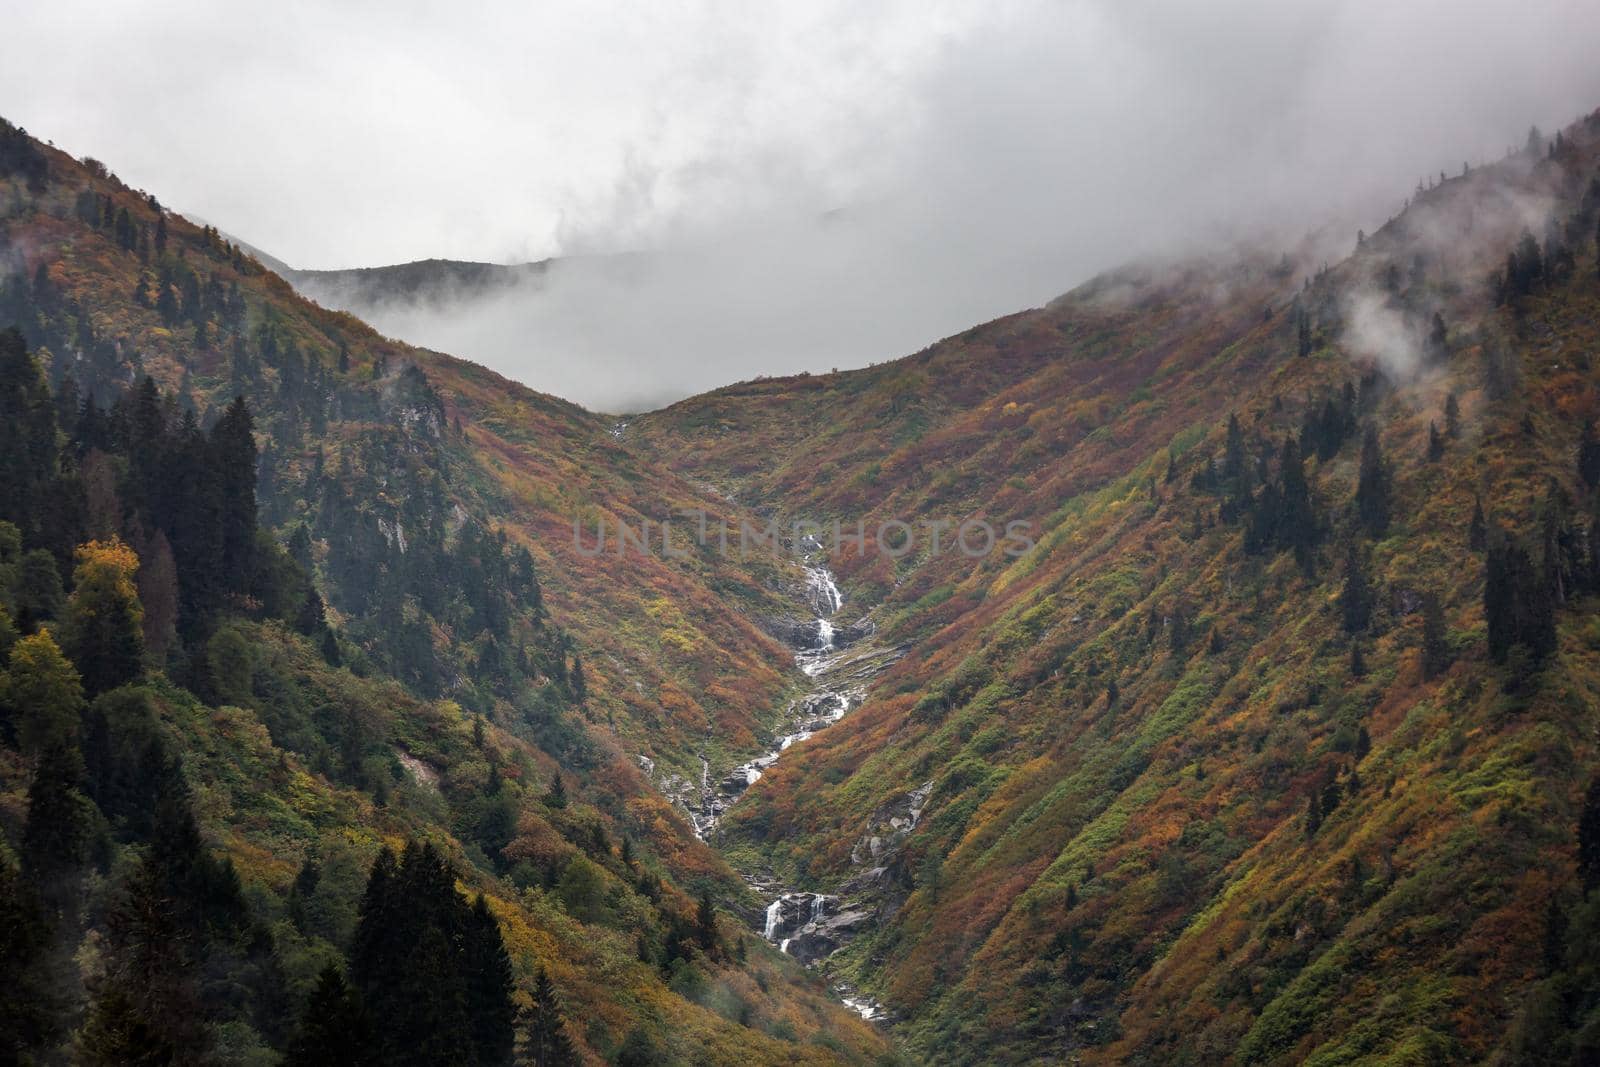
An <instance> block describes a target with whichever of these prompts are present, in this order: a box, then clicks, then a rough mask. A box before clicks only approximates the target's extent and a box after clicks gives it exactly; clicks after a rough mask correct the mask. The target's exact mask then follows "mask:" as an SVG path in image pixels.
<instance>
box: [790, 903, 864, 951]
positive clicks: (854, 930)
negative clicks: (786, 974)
mask: <svg viewBox="0 0 1600 1067" xmlns="http://www.w3.org/2000/svg"><path fill="white" fill-rule="evenodd" d="M874 921H875V920H874V917H873V914H872V912H871V911H870V910H868V909H866V908H860V907H852V908H846V909H844V910H843V911H840V912H838V913H836V914H833V915H826V916H824V917H823V918H821V919H818V920H816V921H815V922H810V923H807V924H806V925H805V926H803V927H801V928H800V930H799V931H798V932H797V933H796V934H795V935H794V937H793V938H791V939H790V941H789V945H788V948H787V949H786V951H787V952H788V953H789V955H791V956H793V957H794V958H795V959H797V960H799V961H800V962H801V963H811V962H813V961H816V960H820V959H826V958H827V957H828V956H831V955H833V954H834V953H835V952H837V951H839V949H841V948H843V947H844V946H845V945H846V944H847V943H849V942H850V941H852V940H854V939H855V938H856V937H857V936H859V935H860V934H862V933H864V932H866V930H867V929H869V928H870V927H871V926H872V925H873V923H874Z"/></svg>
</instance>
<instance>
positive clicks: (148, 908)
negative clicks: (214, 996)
mask: <svg viewBox="0 0 1600 1067" xmlns="http://www.w3.org/2000/svg"><path fill="white" fill-rule="evenodd" d="M158 863H159V861H157V860H155V859H153V858H152V857H146V859H144V860H143V861H141V862H140V863H139V865H138V866H137V867H136V868H135V869H134V871H133V873H132V875H131V876H130V878H129V880H128V882H127V884H126V885H125V886H124V888H123V889H122V891H121V893H120V895H119V897H118V899H117V901H116V903H115V904H114V905H113V907H112V909H111V912H110V914H109V915H108V916H107V919H106V927H107V938H106V940H107V946H108V951H107V952H105V953H104V954H103V955H102V959H103V961H104V969H103V970H102V972H101V973H100V974H99V976H97V977H96V978H95V979H94V980H93V981H92V982H91V983H90V1002H89V1012H88V1018H87V1020H86V1022H85V1024H84V1028H83V1030H82V1032H81V1033H80V1034H79V1037H78V1049H77V1052H78V1058H79V1060H80V1062H83V1063H88V1064H94V1065H97V1067H98V1065H104V1067H121V1065H123V1064H180V1063H198V1062H202V1061H203V1059H204V1056H205V1054H206V1052H207V1050H208V1046H209V1040H208V1035H207V1030H206V1027H205V1023H204V1014H203V1011H202V1007H201V1004H200V998H199V995H198V992H197V990H196V988H195V982H194V979H195V976H196V975H197V974H198V967H197V966H196V958H195V952H194V943H193V938H192V936H191V935H190V934H189V932H188V931H187V930H185V929H184V928H183V927H182V926H181V925H180V924H179V923H178V921H177V909H176V908H175V907H174V902H173V900H172V899H171V897H170V896H169V895H168V890H167V879H166V878H165V877H163V875H162V873H161V872H160V870H159V868H158Z"/></svg>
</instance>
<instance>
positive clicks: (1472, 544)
mask: <svg viewBox="0 0 1600 1067" xmlns="http://www.w3.org/2000/svg"><path fill="white" fill-rule="evenodd" d="M1488 543H1489V526H1488V523H1487V521H1486V520H1485V519H1484V517H1483V498H1482V497H1481V496H1479V497H1474V498H1473V501H1472V521H1471V523H1469V524H1468V526H1467V547H1468V548H1469V549H1471V550H1472V551H1474V552H1482V551H1483V550H1484V549H1485V548H1486V547H1488Z"/></svg>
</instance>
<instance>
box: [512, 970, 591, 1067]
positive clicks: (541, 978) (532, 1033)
mask: <svg viewBox="0 0 1600 1067" xmlns="http://www.w3.org/2000/svg"><path fill="white" fill-rule="evenodd" d="M525 1019H526V1029H525V1030H524V1031H523V1033H524V1035H525V1040H526V1052H527V1056H528V1062H529V1063H530V1064H532V1067H572V1065H573V1064H576V1063H577V1062H578V1054H577V1051H576V1050H575V1049H574V1048H573V1046H572V1039H571V1038H569V1037H568V1036H567V1029H566V1023H565V1019H564V1017H563V1014H562V1011H561V1002H560V1000H559V998H558V997H557V996H556V988H555V985H554V984H553V983H552V982H551V981H550V976H549V974H547V973H546V972H545V969H544V968H543V967H540V968H539V969H538V971H537V972H535V974H534V977H533V1006H532V1008H531V1009H530V1010H529V1011H528V1012H527V1013H526V1016H525Z"/></svg>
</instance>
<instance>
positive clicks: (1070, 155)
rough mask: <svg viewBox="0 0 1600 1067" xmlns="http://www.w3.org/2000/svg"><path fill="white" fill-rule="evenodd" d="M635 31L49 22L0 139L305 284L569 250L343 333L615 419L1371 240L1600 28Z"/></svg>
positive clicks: (572, 9) (1011, 10)
mask: <svg viewBox="0 0 1600 1067" xmlns="http://www.w3.org/2000/svg"><path fill="white" fill-rule="evenodd" d="M1397 8H1399V9H1397ZM647 10H648V12H649V13H648V14H640V12H639V10H638V9H636V8H634V7H633V6H625V5H620V4H560V3H556V4H544V5H537V6H536V7H535V9H534V10H524V9H523V7H522V6H516V5H504V6H496V5H455V6H452V7H450V8H438V9H430V8H427V7H424V6H417V7H411V6H409V5H376V4H373V5H370V6H369V5H362V4H347V5H340V6H338V7H337V8H328V7H326V6H320V7H319V6H313V5H294V4H290V5H287V6H285V7H283V8H282V9H281V11H280V10H279V9H278V8H274V15H273V17H272V18H270V19H268V18H267V17H266V16H265V15H262V14H245V13H233V14H230V13H227V12H220V13H219V12H217V11H214V10H212V9H211V8H210V7H208V6H205V5H201V4H189V3H160V4H153V3H144V4H129V5H121V6H118V7H117V8H115V9H114V10H113V11H106V10H104V9H103V8H101V7H99V6H91V5H87V4H83V5H77V4H73V3H63V4H56V5H48V6H47V5H32V8H31V9H30V10H25V11H19V12H15V13H13V14H12V15H10V16H8V21H9V22H10V23H11V24H12V25H13V28H14V31H20V34H19V35H18V36H17V40H18V41H20V42H22V47H14V48H12V49H11V50H10V55H9V56H8V62H7V64H6V65H5V67H4V68H3V69H0V100H3V101H4V102H3V103H0V113H3V114H5V115H6V116H7V117H9V118H11V119H12V120H13V121H17V122H19V123H21V124H23V125H25V126H27V127H29V128H30V130H32V131H33V132H35V133H37V134H39V135H41V136H44V137H49V138H53V139H54V140H55V141H56V142H57V143H58V144H61V145H62V146H63V147H66V148H68V149H69V150H71V151H73V152H76V153H89V154H93V155H95V156H97V157H98V158H101V159H103V160H104V161H105V162H107V163H108V164H109V165H110V166H112V168H113V169H115V170H117V171H118V172H119V174H121V176H122V177H123V178H124V179H126V180H128V181H130V182H131V183H133V184H136V185H141V186H144V187H147V188H149V189H151V190H152V191H154V192H156V193H158V195H160V196H161V197H162V198H163V200H164V201H166V202H167V203H169V204H171V205H173V206H175V207H177V208H178V209H180V210H185V211H188V212H191V213H192V214H194V215H196V216H198V217H203V218H205V219H206V220H208V221H210V222H213V223H215V224H217V225H219V226H220V227H221V228H222V229H224V230H225V231H227V232H229V233H232V234H236V235H238V236H240V237H243V238H245V239H246V240H248V241H250V242H251V243H252V244H255V245H257V246H259V247H261V248H263V249H265V250H267V251H269V252H271V253H273V254H274V255H276V256H278V257H280V258H282V259H284V260H286V261H287V262H289V263H291V264H293V265H294V266H296V267H315V268H328V267H346V266H370V265H378V264H384V263H394V262H404V261H408V260H415V259H422V258H428V257H449V258H459V259H471V260H486V261H493V262H519V261H527V260H538V259H544V258H547V257H559V259H560V260H561V261H560V262H558V263H557V264H556V265H555V266H554V267H553V268H552V269H551V270H550V271H549V272H548V273H546V274H545V275H544V276H542V277H540V278H537V279H535V280H531V281H528V282H527V283H525V284H523V285H521V286H519V287H518V288H516V289H514V290H509V291H500V292H496V293H494V294H492V295H490V296H487V297H482V298H472V299H463V300H455V301H448V302H446V303H445V304H444V305H443V306H439V305H436V304H425V305H419V306H407V305H400V304H388V305H384V306H378V307H360V308H356V309H355V310H357V311H358V312H360V313H362V314H364V315H366V316H367V317H369V318H371V319H372V320H373V321H374V323H375V325H377V326H378V327H379V328H380V329H383V330H384V331H385V332H387V333H391V334H393V335H396V336H399V337H402V338H404V339H406V340H410V341H413V342H416V343H420V344H425V345H428V346H430V347H434V348H440V349H443V350H446V351H450V352H453V353H456V354H458V355H462V356H465V357H468V358H471V359H476V360H479V361H482V362H484V363H486V364H488V365H490V366H492V367H494V368H495V369H497V370H500V371H502V372H504V373H506V374H509V375H511V376H513V377H516V378H518V379H520V380H522V381H524V382H526V383H528V384H530V385H532V386H534V387H535V388H539V389H544V390H547V391H550V392H554V393H557V394H559V395H562V396H565V397H568V398H571V399H574V400H577V401H579V402H581V403H584V404H586V405H589V406H591V407H595V408H598V409H601V410H607V411H613V412H622V411H629V410H637V409H640V408H645V407H650V406H654V405H658V404H661V403H665V402H668V401H671V400H673V399H676V398H678V397H682V396H685V395H688V394H690V393H693V392H697V391H700V390H703V389H707V388H711V387H714V386H717V385H721V384H725V383H728V382H732V381H736V380H741V379H746V378H751V377H755V376H757V375H762V374H781V373H788V372H793V371H798V370H811V371H823V370H827V369H829V368H832V367H840V368H843V367H852V366H859V365H862V364H865V363H867V362H871V361H878V360H883V359H890V358H894V357H896V356H900V355H904V354H907V353H909V352H911V351H914V350H916V349H918V348H920V347H922V346H923V345H925V344H927V343H929V342H931V341H933V340H936V339H937V338H939V337H941V336H944V335H947V334H950V333H952V332H955V331H958V330H961V329H963V328H965V327H967V326H970V325H972V324H974V323H976V322H980V321H984V320H987V319H990V318H993V317H995V316H998V315H1001V314H1005V313H1007V312H1010V311H1013V310H1017V309H1020V308H1024V307H1028V306H1032V305H1037V304H1039V303H1042V302H1044V301H1046V300H1048V299H1049V298H1051V297H1053V296H1055V295H1057V294H1059V293H1061V292H1063V291H1065V290H1066V289H1068V288H1070V287H1072V286H1073V285H1075V284H1077V283H1078V282H1081V281H1083V280H1085V279H1086V278H1088V277H1090V276H1092V275H1093V274H1094V273H1096V272H1097V271H1099V270H1103V269H1106V268H1109V267H1114V266H1116V265H1118V264H1120V263H1123V262H1125V261H1127V260H1129V259H1132V258H1138V257H1144V256H1150V255H1159V254H1164V253H1174V252H1193V251H1195V250H1196V249H1203V248H1205V247H1208V246H1210V245H1212V244H1213V243H1215V244H1218V245H1220V244H1221V243H1223V242H1231V241H1233V240H1236V239H1238V238H1240V237H1241V236H1250V237H1255V238H1258V239H1261V240H1266V241H1271V240H1277V239H1283V240H1286V241H1287V240H1290V239H1292V238H1294V237H1295V236H1297V235H1300V234H1303V233H1305V232H1307V231H1311V230H1316V229H1319V228H1321V227H1324V226H1326V225H1328V224H1330V223H1334V224H1337V225H1338V226H1343V227H1348V230H1349V232H1350V234H1351V236H1352V239H1353V235H1354V231H1355V228H1356V227H1358V226H1361V227H1365V228H1366V229H1367V230H1368V231H1369V232H1370V231H1371V230H1373V229H1375V228H1376V227H1377V226H1378V225H1379V224H1381V223H1382V221H1383V220H1384V219H1385V218H1387V217H1389V216H1390V215H1391V214H1393V213H1394V212H1395V211H1396V210H1397V209H1398V208H1399V206H1400V203H1401V202H1402V201H1403V200H1404V198H1405V197H1406V196H1407V195H1409V193H1410V192H1411V190H1412V188H1413V187H1414V185H1415V183H1416V181H1417V179H1418V178H1420V177H1422V176H1424V175H1428V174H1435V175H1436V174H1438V173H1439V172H1440V171H1441V170H1444V171H1448V172H1450V173H1452V174H1454V173H1457V172H1459V170H1460V168H1461V164H1462V163H1463V162H1470V163H1473V164H1476V163H1478V162H1481V161H1488V160H1493V159H1497V158H1499V157H1500V156H1501V155H1502V154H1503V153H1504V151H1505V149H1506V148H1507V147H1508V146H1510V145H1513V144H1520V143H1521V142H1522V140H1523V137H1524V135H1525V133H1526V130H1527V127H1528V126H1529V125H1530V124H1533V123H1537V124H1539V125H1541V126H1543V127H1545V128H1546V129H1554V128H1556V127H1558V126H1560V125H1563V124H1565V123H1566V122H1569V121H1571V120H1572V119H1574V118H1576V117H1578V116H1579V115H1580V114H1582V113H1585V112H1587V111H1589V110H1591V109H1593V108H1594V107H1596V106H1600V65H1596V64H1595V63H1594V61H1593V45H1594V43H1595V42H1596V41H1600V5H1595V4H1593V3H1592V2H1577V0H1530V2H1529V3H1525V4H1521V5H1516V6H1514V7H1513V6H1508V5H1503V4H1490V3H1487V2H1482V0H1451V2H1444V0H1420V2H1414V3H1408V4H1405V5H1403V8H1402V7H1401V6H1400V5H1395V4H1393V3H1392V2H1378V0H1350V2H1335V0H1308V2H1304V3H1293V4H1285V3H1282V2H1281V0H1278V2H1268V0H1220V2H1214V3H1208V4H1205V5H1199V4H1194V3H1192V2H1184V0H1142V2H1141V0H1132V2H1130V0H1083V2H1079V3H1070V4H1069V3H1045V2H1039V3H1032V2H1012V3H985V4H941V3H915V4H900V5H892V4H884V5H852V4H846V3H831V4H830V3H818V4H806V5H804V6H800V5H794V6H790V7H787V8H785V9H783V11H782V12H780V13H774V11H773V10H771V9H769V10H760V9H758V7H756V6H749V5H733V4H726V5H725V4H718V3H678V4H655V5H649V6H648V9H647ZM30 37H31V38H33V40H31V41H30ZM157 57H159V61H158V60H157Z"/></svg>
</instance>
